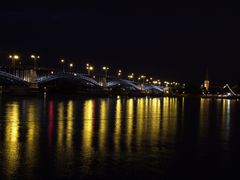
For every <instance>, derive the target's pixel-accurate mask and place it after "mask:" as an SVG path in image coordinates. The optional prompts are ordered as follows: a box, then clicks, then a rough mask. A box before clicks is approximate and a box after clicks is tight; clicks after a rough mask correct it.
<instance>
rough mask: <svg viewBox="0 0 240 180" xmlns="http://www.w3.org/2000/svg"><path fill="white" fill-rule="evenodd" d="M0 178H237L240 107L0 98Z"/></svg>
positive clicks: (188, 101) (207, 102)
mask: <svg viewBox="0 0 240 180" xmlns="http://www.w3.org/2000/svg"><path fill="white" fill-rule="evenodd" d="M0 102H1V103H0V113H1V114H0V178H1V179H14V178H17V179H18V178H24V179H25V178H28V179H44V178H45V179H46V178H50V177H55V178H59V179H62V178H84V179H88V178H89V179H93V178H94V179H95V178H107V179H113V178H115V179H126V178H140V179H147V178H148V179H157V178H164V179H170V178H172V177H190V178H195V179H197V178H206V177H207V178H209V177H223V176H226V177H229V176H231V177H232V176H233V175H238V177H239V173H238V171H239V170H238V167H239V162H240V161H239V160H240V147H239V145H240V102H239V101H237V100H220V99H219V100H211V99H199V98H167V97H166V98H89V99H84V98H80V97H66V96H65V97H62V96H61V97H48V96H47V97H45V98H17V97H12V98H6V97H1V96H0Z"/></svg>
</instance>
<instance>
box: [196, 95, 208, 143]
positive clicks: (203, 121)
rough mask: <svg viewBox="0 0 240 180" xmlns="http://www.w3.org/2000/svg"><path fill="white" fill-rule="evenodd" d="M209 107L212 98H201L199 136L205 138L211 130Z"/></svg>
mask: <svg viewBox="0 0 240 180" xmlns="http://www.w3.org/2000/svg"><path fill="white" fill-rule="evenodd" d="M209 108H210V100H209V99H206V98H201V100H200V118H199V120H200V122H199V137H200V138H201V139H202V140H203V139H204V138H206V137H207V136H208V130H209Z"/></svg>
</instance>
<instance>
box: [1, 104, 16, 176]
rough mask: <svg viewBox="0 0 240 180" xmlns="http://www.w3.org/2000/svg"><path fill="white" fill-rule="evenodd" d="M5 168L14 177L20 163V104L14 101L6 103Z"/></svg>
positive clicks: (8, 174)
mask: <svg viewBox="0 0 240 180" xmlns="http://www.w3.org/2000/svg"><path fill="white" fill-rule="evenodd" d="M5 137H6V138H5V151H4V153H5V155H4V156H5V158H6V159H5V163H4V166H5V169H6V174H7V176H9V177H12V175H14V173H15V172H16V171H17V168H18V164H19V156H20V154H19V104H18V102H12V103H9V104H7V105H6V131H5Z"/></svg>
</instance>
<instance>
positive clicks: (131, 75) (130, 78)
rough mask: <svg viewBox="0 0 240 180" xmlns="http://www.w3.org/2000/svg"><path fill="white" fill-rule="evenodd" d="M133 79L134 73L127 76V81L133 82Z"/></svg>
mask: <svg viewBox="0 0 240 180" xmlns="http://www.w3.org/2000/svg"><path fill="white" fill-rule="evenodd" d="M133 78H134V73H131V74H130V75H128V79H129V80H132V81H133Z"/></svg>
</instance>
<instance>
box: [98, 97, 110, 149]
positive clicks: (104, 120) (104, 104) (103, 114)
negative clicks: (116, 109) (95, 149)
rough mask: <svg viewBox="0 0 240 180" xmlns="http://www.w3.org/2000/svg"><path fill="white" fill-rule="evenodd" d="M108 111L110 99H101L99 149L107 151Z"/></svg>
mask: <svg viewBox="0 0 240 180" xmlns="http://www.w3.org/2000/svg"><path fill="white" fill-rule="evenodd" d="M108 113H109V101H108V100H105V99H101V101H100V126H99V150H100V152H102V153H104V152H105V147H106V137H107V131H108V129H107V128H108V120H109V119H108Z"/></svg>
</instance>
